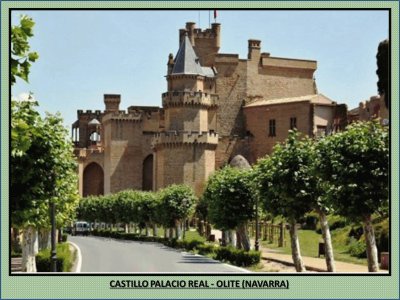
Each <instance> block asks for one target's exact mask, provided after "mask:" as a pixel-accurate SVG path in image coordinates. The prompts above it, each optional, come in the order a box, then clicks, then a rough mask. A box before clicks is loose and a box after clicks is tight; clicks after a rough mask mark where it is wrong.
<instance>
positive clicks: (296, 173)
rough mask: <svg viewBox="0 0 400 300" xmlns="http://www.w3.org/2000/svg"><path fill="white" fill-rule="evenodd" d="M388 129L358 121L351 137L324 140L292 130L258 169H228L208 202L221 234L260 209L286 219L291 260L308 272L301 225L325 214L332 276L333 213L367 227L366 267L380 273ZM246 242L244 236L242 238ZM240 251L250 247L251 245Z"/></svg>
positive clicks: (217, 177)
mask: <svg viewBox="0 0 400 300" xmlns="http://www.w3.org/2000/svg"><path fill="white" fill-rule="evenodd" d="M388 167H389V135H388V128H387V127H386V128H384V127H382V126H381V125H380V124H379V123H378V122H359V123H354V124H351V125H350V126H348V128H347V129H346V131H343V132H340V133H336V134H334V135H330V136H326V137H324V138H321V139H318V140H312V139H310V138H307V137H303V138H301V135H300V134H299V133H298V132H296V131H290V132H289V136H288V138H287V140H286V141H285V143H283V144H278V145H276V147H275V148H274V151H273V153H272V154H271V155H270V156H267V157H265V158H263V159H261V160H259V161H258V162H257V164H256V165H255V166H254V168H253V169H252V170H244V171H243V170H235V169H232V168H231V167H226V168H224V169H222V170H220V171H218V172H216V173H214V175H212V176H211V177H210V178H209V180H208V183H207V187H206V191H205V194H204V201H205V202H206V203H207V205H208V216H209V218H210V220H211V222H212V223H213V224H215V225H216V227H217V228H220V229H222V230H232V229H236V230H238V232H239V231H241V229H240V228H241V227H243V226H244V225H243V224H245V223H246V221H248V220H250V219H252V218H253V215H254V212H255V210H254V203H255V202H256V201H259V202H260V203H261V204H262V208H263V211H264V212H267V213H270V214H272V215H273V216H283V217H284V218H285V219H286V220H287V221H288V223H289V226H290V231H289V232H290V240H291V248H292V257H293V262H294V264H295V267H296V270H297V271H298V272H302V271H305V267H304V264H303V261H302V258H301V255H300V246H299V241H298V236H297V226H296V224H297V223H298V222H299V220H300V219H301V218H303V217H304V216H305V214H307V213H309V212H311V211H316V212H317V213H318V214H319V216H320V223H321V229H322V235H323V239H324V241H325V253H326V255H325V257H326V263H327V269H328V271H331V272H334V271H335V264H334V257H333V249H332V243H331V236H330V231H329V226H328V222H327V218H326V215H327V214H329V213H335V214H337V215H341V216H344V217H346V218H348V219H349V220H352V221H354V222H363V224H364V226H363V229H364V235H365V241H366V245H367V258H368V269H369V271H371V272H376V271H377V270H378V257H377V248H376V243H375V236H374V230H373V227H372V215H373V214H374V213H380V214H383V215H384V216H388V203H389V201H388V186H389V182H388V179H389V178H388V172H389V170H388ZM239 236H240V235H239ZM240 246H244V247H247V245H246V244H244V245H243V244H242V245H240Z"/></svg>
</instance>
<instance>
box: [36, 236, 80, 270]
mask: <svg viewBox="0 0 400 300" xmlns="http://www.w3.org/2000/svg"><path fill="white" fill-rule="evenodd" d="M56 253H57V271H58V272H70V271H71V268H72V265H73V263H74V257H73V255H72V254H71V251H70V249H69V244H67V243H62V244H57V247H56ZM36 268H37V271H38V272H50V269H51V257H50V249H45V250H42V251H39V253H38V254H37V255H36Z"/></svg>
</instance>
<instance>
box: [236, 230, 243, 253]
mask: <svg viewBox="0 0 400 300" xmlns="http://www.w3.org/2000/svg"><path fill="white" fill-rule="evenodd" d="M236 248H237V249H242V248H243V246H242V241H241V240H240V234H239V233H238V232H237V231H236Z"/></svg>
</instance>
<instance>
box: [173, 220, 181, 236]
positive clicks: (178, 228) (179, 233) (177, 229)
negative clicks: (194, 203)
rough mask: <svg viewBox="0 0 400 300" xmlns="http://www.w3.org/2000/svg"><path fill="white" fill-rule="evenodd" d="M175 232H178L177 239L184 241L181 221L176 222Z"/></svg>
mask: <svg viewBox="0 0 400 300" xmlns="http://www.w3.org/2000/svg"><path fill="white" fill-rule="evenodd" d="M175 230H176V238H177V239H178V240H181V239H182V224H181V222H180V221H176V223H175Z"/></svg>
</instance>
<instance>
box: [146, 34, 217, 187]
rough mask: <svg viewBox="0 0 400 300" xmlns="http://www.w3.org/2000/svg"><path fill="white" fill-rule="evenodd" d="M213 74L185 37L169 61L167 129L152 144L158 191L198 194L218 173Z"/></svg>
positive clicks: (186, 35) (186, 36)
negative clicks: (187, 189) (179, 186)
mask: <svg viewBox="0 0 400 300" xmlns="http://www.w3.org/2000/svg"><path fill="white" fill-rule="evenodd" d="M215 75H216V71H215V69H213V68H212V67H207V66H202V65H201V64H200V60H199V58H198V56H197V55H196V53H195V51H194V49H193V46H192V43H191V41H190V39H189V34H187V33H186V34H185V35H184V36H183V38H182V39H181V44H180V47H179V50H178V53H177V54H176V56H175V59H173V60H172V56H171V55H170V56H169V60H168V74H167V76H166V78H167V82H168V91H167V92H166V93H163V94H162V103H163V107H164V115H165V129H164V131H161V132H159V133H158V134H156V135H155V137H154V139H153V150H154V154H155V170H154V171H155V172H154V174H155V189H159V188H163V187H166V186H168V185H170V184H174V183H184V184H187V185H189V186H191V187H193V189H194V190H195V191H196V193H198V194H200V193H201V192H202V189H203V185H204V182H205V180H206V179H207V177H208V175H209V174H210V173H211V172H212V171H214V169H215V149H216V147H217V144H218V135H217V134H216V133H215V123H216V120H215V118H216V108H217V100H218V96H217V95H216V94H214V93H213V92H214V91H215Z"/></svg>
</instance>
